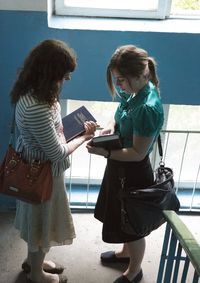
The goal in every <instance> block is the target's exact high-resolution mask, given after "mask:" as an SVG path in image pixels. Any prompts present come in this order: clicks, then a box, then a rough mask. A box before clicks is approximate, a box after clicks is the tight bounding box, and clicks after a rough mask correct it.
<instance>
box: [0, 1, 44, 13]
mask: <svg viewBox="0 0 200 283" xmlns="http://www.w3.org/2000/svg"><path fill="white" fill-rule="evenodd" d="M0 10H18V11H23V10H24V11H46V10H47V0H0Z"/></svg>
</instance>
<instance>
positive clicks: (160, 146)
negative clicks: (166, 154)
mask: <svg viewBox="0 0 200 283" xmlns="http://www.w3.org/2000/svg"><path fill="white" fill-rule="evenodd" d="M157 143H158V152H159V155H160V157H161V160H162V158H163V149H162V142H161V136H160V135H159V136H158V139H157Z"/></svg>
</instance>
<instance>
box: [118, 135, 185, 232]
mask: <svg viewBox="0 0 200 283" xmlns="http://www.w3.org/2000/svg"><path fill="white" fill-rule="evenodd" d="M158 149H159V154H160V157H161V161H160V164H159V167H158V168H157V169H156V171H155V181H154V184H153V185H151V186H149V187H145V188H138V187H137V188H135V187H129V188H127V187H126V183H125V175H124V174H123V170H121V168H120V182H121V190H120V192H119V198H120V201H121V229H122V231H124V232H125V233H127V234H131V235H136V236H138V237H145V236H147V235H149V234H150V233H151V232H152V231H153V230H155V229H157V228H158V227H160V226H161V225H162V224H163V223H164V222H165V218H164V216H163V213H162V211H163V210H174V211H176V212H177V211H178V210H179V208H180V203H179V200H178V198H177V196H176V191H175V187H174V179H173V171H172V169H171V168H168V167H165V164H164V162H163V161H162V157H163V151H162V144H161V139H160V136H159V137H158ZM124 173H125V172H124Z"/></svg>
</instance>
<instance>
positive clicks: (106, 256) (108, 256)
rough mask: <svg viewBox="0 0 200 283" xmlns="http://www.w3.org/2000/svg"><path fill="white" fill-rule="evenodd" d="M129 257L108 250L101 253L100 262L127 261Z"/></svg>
mask: <svg viewBox="0 0 200 283" xmlns="http://www.w3.org/2000/svg"><path fill="white" fill-rule="evenodd" d="M129 261H130V259H129V257H117V256H116V254H115V252H114V251H109V252H105V253H102V254H101V262H102V263H118V262H121V263H129Z"/></svg>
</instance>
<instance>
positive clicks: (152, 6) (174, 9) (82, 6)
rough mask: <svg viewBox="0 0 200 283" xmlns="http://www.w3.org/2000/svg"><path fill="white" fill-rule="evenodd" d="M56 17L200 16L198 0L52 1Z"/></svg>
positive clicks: (157, 17)
mask: <svg viewBox="0 0 200 283" xmlns="http://www.w3.org/2000/svg"><path fill="white" fill-rule="evenodd" d="M54 1H55V13H56V14H57V15H68V16H83V17H84V16H85V17H104V18H105V17H110V18H143V19H144V18H146V19H165V18H168V17H169V16H172V17H177V16H184V17H185V16H192V17H196V16H197V17H199V16H200V0H123V1H116V0H54Z"/></svg>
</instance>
